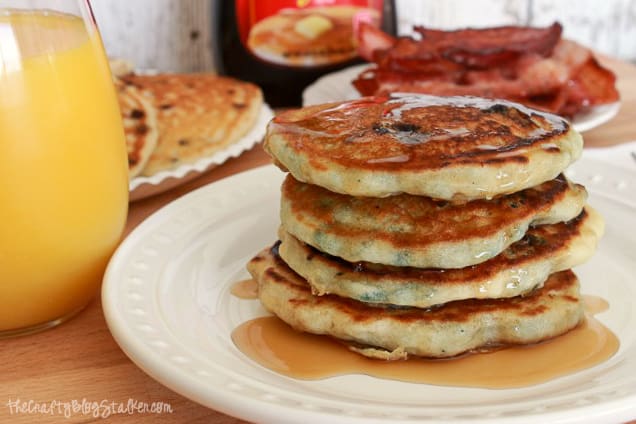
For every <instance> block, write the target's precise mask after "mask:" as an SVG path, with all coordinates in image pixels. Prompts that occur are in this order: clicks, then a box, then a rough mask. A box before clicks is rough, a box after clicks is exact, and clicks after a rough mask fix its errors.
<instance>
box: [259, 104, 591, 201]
mask: <svg viewBox="0 0 636 424" xmlns="http://www.w3.org/2000/svg"><path fill="white" fill-rule="evenodd" d="M264 146H265V149H266V151H267V152H269V154H270V155H271V156H272V157H273V158H274V160H275V162H276V164H277V165H279V166H280V167H281V168H282V169H283V170H288V171H289V172H290V173H291V174H292V175H293V176H294V177H295V178H296V179H297V180H299V181H303V182H306V183H310V184H315V185H319V186H321V187H324V188H326V189H328V190H330V191H334V192H337V193H343V194H349V195H353V196H372V197H384V196H388V195H393V194H397V193H410V194H413V195H421V196H428V197H432V198H436V199H446V200H454V201H467V200H472V199H484V198H492V197H494V196H497V195H501V194H509V193H514V192H516V191H520V190H523V189H526V188H530V187H533V186H536V185H539V184H541V183H543V182H545V181H548V180H551V179H553V178H555V177H556V176H557V175H559V174H560V173H561V172H562V171H563V170H564V169H565V168H566V167H567V166H568V165H569V164H570V163H572V162H573V161H574V160H576V159H577V158H578V157H579V156H580V154H581V151H582V147H583V142H582V138H581V136H580V135H579V134H578V133H577V132H576V131H575V130H574V129H573V128H572V127H571V126H570V125H569V123H568V122H567V121H566V120H565V119H563V118H561V117H558V116H556V115H552V114H549V113H544V112H540V111H536V110H532V109H529V108H527V107H525V106H522V105H520V104H517V103H512V102H508V101H504V100H490V99H482V98H477V97H462V96H457V97H436V96H430V95H425V94H393V95H391V96H384V97H366V98H362V99H357V100H350V101H345V102H338V103H329V104H323V105H316V106H309V107H305V108H302V109H294V110H290V111H286V112H283V113H281V114H279V115H278V116H276V117H275V118H274V119H273V120H272V121H271V122H270V124H269V126H268V129H267V134H266V136H265V144H264Z"/></svg>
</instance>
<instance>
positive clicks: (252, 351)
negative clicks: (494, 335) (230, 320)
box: [232, 280, 619, 389]
mask: <svg viewBox="0 0 636 424" xmlns="http://www.w3.org/2000/svg"><path fill="white" fill-rule="evenodd" d="M256 290H257V289H256V283H255V282H254V281H253V280H245V281H241V282H239V283H238V284H236V285H235V286H234V287H233V288H232V293H233V294H235V295H236V296H238V297H240V298H242V299H255V298H256V297H257V296H256ZM584 302H585V310H586V314H585V319H584V320H583V322H582V323H581V324H580V325H579V326H578V327H576V328H574V329H573V330H571V331H569V332H568V333H566V334H564V335H562V336H559V337H555V338H554V339H551V340H548V341H546V342H542V343H538V344H534V345H529V346H512V347H506V348H502V349H498V350H493V351H489V352H483V353H475V354H467V355H463V356H460V357H457V358H452V359H423V358H409V359H407V360H399V361H383V360H378V359H369V358H366V357H364V356H362V355H359V354H357V353H354V352H352V351H350V350H349V349H347V348H346V347H345V346H344V345H343V344H342V343H339V342H338V341H336V340H334V339H332V338H330V337H327V336H318V335H313V334H309V333H303V332H299V331H296V330H294V329H292V328H291V327H290V326H288V325H287V324H286V323H284V322H283V321H281V320H280V319H279V318H277V317H275V316H265V317H259V318H255V319H252V320H250V321H247V322H245V323H243V324H241V325H240V326H239V327H237V328H236V329H235V330H234V331H233V332H232V340H233V341H234V344H235V345H236V346H237V347H238V348H239V349H240V350H241V351H242V352H243V353H244V354H245V355H247V356H248V357H250V358H251V359H252V360H254V361H256V362H257V363H259V364H261V365H262V366H264V367H266V368H268V369H270V370H272V371H275V372H277V373H280V374H283V375H286V376H289V377H294V378H299V379H306V380H316V379H323V378H327V377H333V376H338V375H346V374H365V375H370V376H373V377H378V378H385V379H392V380H400V381H406V382H412V383H427V384H435V385H441V386H461V387H478V388H489V389H508V388H518V387H526V386H531V385H534V384H539V383H543V382H546V381H549V380H552V379H554V378H557V377H561V376H564V375H568V374H572V373H574V372H577V371H581V370H584V369H587V368H591V367H593V366H594V365H597V364H600V363H602V362H604V361H606V360H607V359H609V358H610V357H611V356H612V355H614V353H616V351H617V350H618V345H619V341H618V338H617V337H616V336H615V335H614V333H612V332H611V331H610V330H609V329H608V328H606V327H605V326H604V325H603V324H601V323H600V322H599V321H598V320H596V319H595V318H594V316H593V315H594V314H597V313H600V312H603V311H605V310H607V309H608V306H609V305H608V303H607V302H606V301H605V300H604V299H602V298H599V297H595V296H584Z"/></svg>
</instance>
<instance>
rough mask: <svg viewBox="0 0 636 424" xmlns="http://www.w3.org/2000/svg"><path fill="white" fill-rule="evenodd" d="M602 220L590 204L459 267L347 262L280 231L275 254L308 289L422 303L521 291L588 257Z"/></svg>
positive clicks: (368, 299)
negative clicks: (483, 259)
mask: <svg viewBox="0 0 636 424" xmlns="http://www.w3.org/2000/svg"><path fill="white" fill-rule="evenodd" d="M603 227H604V225H603V219H602V218H601V217H600V215H598V214H597V213H596V212H594V211H593V210H592V209H591V208H590V207H589V206H587V207H586V208H585V210H584V211H583V212H581V214H580V215H579V216H578V217H577V218H575V219H573V220H571V221H569V222H561V223H558V224H551V225H541V226H538V227H534V228H531V229H530V230H528V232H527V233H526V235H525V236H524V237H523V238H522V239H521V240H519V241H518V242H516V243H513V244H512V245H510V246H509V247H508V248H507V249H506V250H504V251H503V252H502V253H501V254H499V255H497V256H495V257H494V258H492V259H490V260H488V261H486V262H483V263H481V264H479V265H475V266H469V267H466V268H460V269H440V268H426V269H424V268H412V267H395V266H388V265H380V264H374V263H370V262H355V263H351V262H347V261H344V260H342V259H340V258H337V257H334V256H330V255H327V254H325V253H323V252H320V251H319V250H317V249H315V248H313V247H311V246H310V245H308V244H306V243H303V242H301V241H299V240H298V239H296V238H295V237H294V236H292V235H291V234H289V233H287V232H286V231H284V230H281V231H280V232H279V237H280V240H281V244H280V247H279V254H280V256H281V258H282V259H283V260H284V261H285V262H286V263H287V265H288V266H289V267H290V268H291V269H293V270H294V271H295V272H296V273H298V274H299V275H300V276H301V277H303V278H304V279H306V280H307V282H308V283H309V284H310V285H311V289H312V292H313V293H314V294H315V295H318V296H321V295H324V294H336V295H338V296H342V297H348V298H351V299H355V300H359V301H361V302H367V303H378V304H392V305H401V306H415V307H419V308H426V307H430V306H434V305H438V304H442V303H447V302H450V301H454V300H462V299H488V298H505V297H514V296H519V295H523V294H525V293H527V292H529V291H531V290H533V289H535V288H537V287H540V286H541V285H543V283H544V281H545V280H546V279H547V278H548V276H549V275H550V274H553V273H555V272H558V271H563V270H565V269H569V268H572V267H574V266H577V265H580V264H582V263H583V262H585V261H587V260H588V259H589V258H590V257H591V256H592V254H593V253H594V251H595V249H596V244H597V242H598V239H599V238H600V237H601V235H602V233H603Z"/></svg>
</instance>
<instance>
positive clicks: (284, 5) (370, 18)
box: [214, 0, 396, 107]
mask: <svg viewBox="0 0 636 424" xmlns="http://www.w3.org/2000/svg"><path fill="white" fill-rule="evenodd" d="M215 3H216V8H215V22H214V29H215V33H216V37H215V46H214V49H215V50H214V55H215V63H216V66H217V70H218V72H219V74H221V75H229V76H232V77H235V78H238V79H241V80H245V81H251V82H253V83H255V84H257V85H259V86H260V87H261V89H262V90H263V93H264V95H265V101H266V102H267V103H268V104H269V105H270V106H272V107H294V106H300V105H301V101H302V92H303V90H304V88H305V87H306V86H308V85H309V84H311V83H313V82H314V81H315V80H316V79H318V78H319V77H320V76H322V75H324V74H327V73H329V72H334V71H336V70H339V69H342V68H345V67H348V66H352V65H354V64H357V63H362V60H361V59H360V58H359V57H358V56H357V53H356V47H355V42H354V40H355V36H354V34H355V31H356V28H357V25H359V23H360V22H371V23H373V24H375V25H377V26H379V27H380V28H382V30H383V31H385V32H387V33H388V34H391V35H395V33H396V13H395V6H394V1H382V0H344V1H338V0H329V1H325V0H271V1H263V0H218V1H216V2H215Z"/></svg>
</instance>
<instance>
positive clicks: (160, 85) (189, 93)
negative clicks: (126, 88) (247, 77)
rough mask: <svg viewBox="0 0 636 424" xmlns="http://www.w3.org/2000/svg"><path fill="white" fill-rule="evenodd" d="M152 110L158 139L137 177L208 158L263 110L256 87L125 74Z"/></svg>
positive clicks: (202, 77) (195, 77)
mask: <svg viewBox="0 0 636 424" xmlns="http://www.w3.org/2000/svg"><path fill="white" fill-rule="evenodd" d="M121 79H122V80H123V82H124V83H125V84H127V85H131V86H134V87H136V88H137V89H138V90H140V91H141V92H142V93H143V96H144V97H145V99H146V100H147V101H149V102H151V104H152V106H153V107H154V108H155V109H156V110H157V121H158V126H159V139H158V141H157V146H156V148H155V149H154V151H153V152H152V154H151V156H150V158H149V159H148V162H147V163H146V166H145V167H144V169H143V171H142V175H145V176H151V175H154V174H156V173H157V172H159V171H163V170H169V169H174V168H177V167H178V166H180V165H182V164H186V163H192V162H195V161H196V160H198V159H200V158H202V157H207V156H210V155H212V154H214V153H216V152H218V151H219V150H222V149H224V148H225V147H227V146H228V145H230V144H232V143H234V142H236V141H238V140H239V139H240V138H241V137H242V136H244V135H245V134H247V132H248V131H249V130H250V129H252V127H253V126H254V124H255V122H256V119H257V117H258V113H259V111H260V109H261V106H262V105H263V95H262V92H261V90H260V88H258V87H257V86H256V85H254V84H251V83H249V82H243V81H239V80H236V79H233V78H228V77H220V76H217V75H214V74H159V75H136V74H130V75H124V76H122V77H121Z"/></svg>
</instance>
